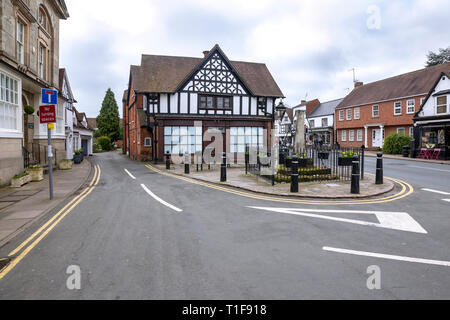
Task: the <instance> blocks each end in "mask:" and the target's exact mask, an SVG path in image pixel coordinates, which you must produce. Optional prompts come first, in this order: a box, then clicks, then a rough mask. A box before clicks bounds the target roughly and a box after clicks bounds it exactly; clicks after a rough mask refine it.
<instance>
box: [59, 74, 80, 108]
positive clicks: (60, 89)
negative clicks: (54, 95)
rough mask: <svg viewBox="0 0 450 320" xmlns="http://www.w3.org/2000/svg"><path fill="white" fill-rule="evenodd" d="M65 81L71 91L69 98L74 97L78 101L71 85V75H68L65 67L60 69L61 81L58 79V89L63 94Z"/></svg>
mask: <svg viewBox="0 0 450 320" xmlns="http://www.w3.org/2000/svg"><path fill="white" fill-rule="evenodd" d="M64 81H65V82H66V85H67V90H68V91H69V99H73V102H74V103H76V102H77V101H76V100H75V97H74V96H73V92H72V88H71V86H70V82H69V77H68V76H67V70H66V69H65V68H60V69H59V81H58V87H59V88H58V90H59V93H60V94H61V93H62V91H63V85H64Z"/></svg>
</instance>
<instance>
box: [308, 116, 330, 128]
mask: <svg viewBox="0 0 450 320" xmlns="http://www.w3.org/2000/svg"><path fill="white" fill-rule="evenodd" d="M325 118H326V119H328V125H327V126H326V127H325V128H328V127H332V126H333V125H334V115H328V116H323V117H312V118H308V122H309V123H310V124H311V120H314V128H322V119H325Z"/></svg>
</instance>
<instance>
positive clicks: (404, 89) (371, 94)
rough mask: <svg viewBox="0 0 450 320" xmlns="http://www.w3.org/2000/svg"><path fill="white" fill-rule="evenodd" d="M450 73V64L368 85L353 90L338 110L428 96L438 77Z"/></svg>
mask: <svg viewBox="0 0 450 320" xmlns="http://www.w3.org/2000/svg"><path fill="white" fill-rule="evenodd" d="M448 71H450V62H448V63H444V64H440V65H437V66H433V67H428V68H425V69H421V70H417V71H413V72H409V73H405V74H402V75H399V76H395V77H392V78H388V79H384V80H380V81H376V82H372V83H368V84H366V85H363V86H360V87H357V88H355V89H353V91H352V92H350V94H349V95H348V96H347V97H345V98H344V100H343V101H342V102H341V103H340V104H339V106H338V107H337V109H340V108H345V107H355V106H361V105H366V104H372V103H378V102H381V101H389V100H394V99H399V98H405V97H412V96H418V95H422V94H427V93H428V92H429V91H430V90H431V88H432V86H433V84H434V82H435V79H436V77H437V76H438V75H439V74H441V73H442V72H448Z"/></svg>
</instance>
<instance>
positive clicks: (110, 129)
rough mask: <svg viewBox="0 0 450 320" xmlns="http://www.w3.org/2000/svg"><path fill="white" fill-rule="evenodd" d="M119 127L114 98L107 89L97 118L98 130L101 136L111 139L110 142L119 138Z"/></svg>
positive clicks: (117, 111) (112, 93) (117, 109)
mask: <svg viewBox="0 0 450 320" xmlns="http://www.w3.org/2000/svg"><path fill="white" fill-rule="evenodd" d="M119 125H120V118H119V107H118V106H117V102H116V99H115V98H114V92H112V91H111V89H110V88H109V89H108V90H107V91H106V95H105V98H104V99H103V102H102V108H101V110H100V114H99V116H98V117H97V126H98V130H99V131H100V134H101V135H102V136H107V137H109V138H111V140H112V141H117V140H119V138H120V128H119Z"/></svg>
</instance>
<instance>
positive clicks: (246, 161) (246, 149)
mask: <svg viewBox="0 0 450 320" xmlns="http://www.w3.org/2000/svg"><path fill="white" fill-rule="evenodd" d="M249 162H250V147H249V146H248V145H245V175H247V174H248V163H249Z"/></svg>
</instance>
